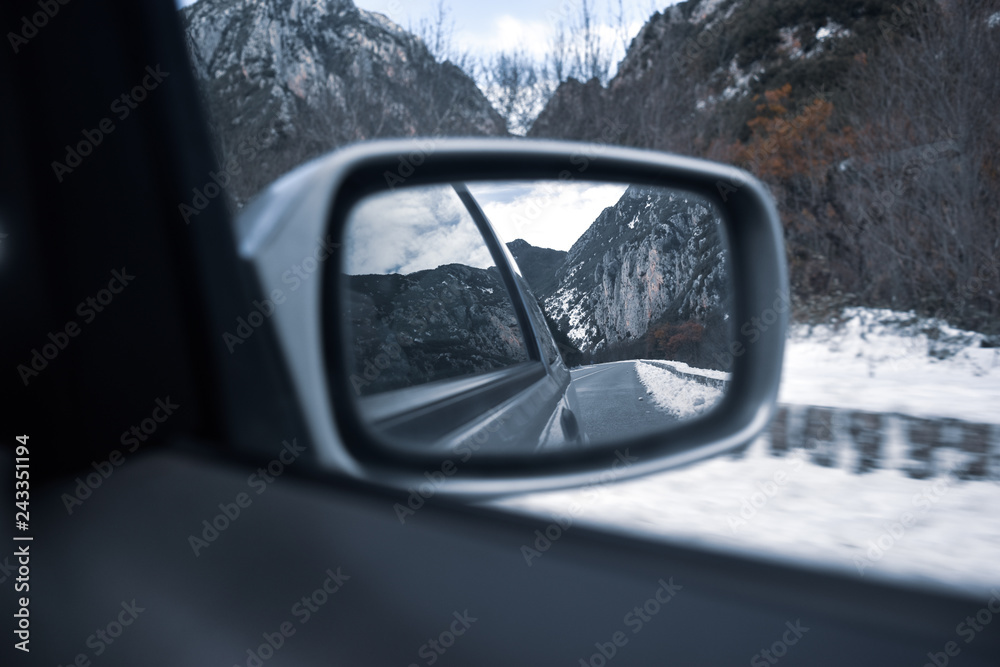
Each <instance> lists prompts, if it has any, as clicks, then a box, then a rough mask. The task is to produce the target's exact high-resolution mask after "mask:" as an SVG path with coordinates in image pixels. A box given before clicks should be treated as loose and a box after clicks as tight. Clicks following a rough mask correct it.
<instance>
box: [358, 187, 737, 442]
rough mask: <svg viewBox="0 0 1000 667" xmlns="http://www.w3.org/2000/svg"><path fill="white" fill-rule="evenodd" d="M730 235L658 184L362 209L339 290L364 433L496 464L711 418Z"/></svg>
mask: <svg viewBox="0 0 1000 667" xmlns="http://www.w3.org/2000/svg"><path fill="white" fill-rule="evenodd" d="M721 234H722V228H721V225H720V220H719V213H718V211H717V209H715V207H714V206H713V204H712V203H711V202H710V201H708V200H706V199H704V198H702V197H699V196H696V195H694V194H692V193H688V192H682V191H677V190H670V189H665V188H660V187H652V186H634V185H627V184H619V183H593V182H550V181H530V182H528V181H521V182H474V183H468V184H455V185H437V186H430V187H414V188H398V189H396V190H395V191H393V192H386V193H380V194H377V195H374V196H370V197H368V198H365V199H363V200H362V201H361V202H360V203H359V204H358V205H357V206H356V207H355V209H354V210H353V211H352V212H351V214H350V215H349V217H348V224H347V229H346V233H345V247H344V253H345V255H344V260H343V265H344V274H345V275H344V276H343V277H342V281H341V284H342V289H343V291H344V297H343V302H344V303H345V304H346V307H347V310H348V313H347V317H346V318H345V320H346V322H347V324H346V326H347V336H346V339H347V341H348V344H349V346H350V349H348V350H346V351H345V352H346V355H345V358H346V359H347V364H348V367H349V368H348V370H349V372H350V378H351V380H350V382H351V387H352V389H353V393H354V395H355V396H356V397H357V400H358V406H359V409H360V412H361V417H362V419H363V420H364V421H365V422H367V423H368V424H369V425H370V426H371V428H372V430H373V432H374V433H375V434H376V436H378V439H379V440H381V441H382V442H383V443H384V444H387V445H388V446H390V447H401V448H408V449H410V450H413V449H414V448H416V449H421V450H422V449H428V448H441V449H446V450H447V449H462V448H469V447H470V443H471V442H475V443H477V444H476V446H475V447H473V448H472V449H475V450H477V451H478V450H484V451H488V452H489V453H490V454H491V455H494V454H498V455H502V454H503V453H507V452H514V451H516V452H518V453H524V452H525V451H539V450H546V449H555V448H565V447H581V446H597V445H601V444H607V443H609V442H612V441H614V442H621V440H622V439H623V437H627V436H629V435H639V434H647V433H650V432H653V431H659V430H664V429H665V428H666V427H668V426H669V425H670V424H676V423H677V422H679V421H684V420H688V419H692V418H694V417H696V416H698V415H700V414H703V413H705V412H707V411H708V410H709V409H710V408H711V407H712V406H714V405H716V404H717V403H718V402H719V400H720V399H721V398H722V396H723V395H724V393H725V391H726V387H727V386H728V381H729V375H728V373H727V372H726V369H727V368H729V366H730V365H731V363H732V360H731V359H730V358H729V349H730V341H731V338H732V334H733V332H732V330H731V329H732V322H731V318H730V313H731V312H732V303H731V298H730V296H731V287H730V284H729V278H728V270H727V257H728V255H727V252H726V250H725V241H724V239H723V237H722V235H721ZM500 239H504V240H507V239H511V241H510V242H509V243H507V244H503V243H502V242H501V241H500ZM463 451H464V450H463ZM469 451H471V449H470V450H469Z"/></svg>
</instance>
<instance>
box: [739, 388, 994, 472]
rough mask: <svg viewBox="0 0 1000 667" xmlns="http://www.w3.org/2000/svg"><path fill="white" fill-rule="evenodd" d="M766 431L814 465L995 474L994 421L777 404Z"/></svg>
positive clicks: (779, 451)
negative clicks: (802, 451)
mask: <svg viewBox="0 0 1000 667" xmlns="http://www.w3.org/2000/svg"><path fill="white" fill-rule="evenodd" d="M767 437H768V438H769V439H770V451H771V452H772V453H773V454H775V455H778V456H782V455H784V454H785V453H787V452H789V451H790V450H792V449H804V450H806V451H807V452H808V453H809V458H810V459H811V460H812V461H813V462H814V463H816V464H818V465H821V466H826V467H837V468H843V469H845V470H849V471H851V472H854V473H859V474H863V473H865V472H868V471H871V470H874V469H876V468H881V469H889V470H900V471H902V472H903V473H904V474H906V475H907V476H909V477H912V478H916V479H926V478H929V477H936V476H940V475H944V474H950V475H953V476H955V477H957V478H959V479H990V480H1000V424H988V423H974V422H966V421H962V420H959V419H924V418H920V417H914V416H912V415H906V414H900V413H880V412H867V411H864V410H850V409H843V408H829V407H819V406H809V405H779V406H778V410H777V413H776V414H775V416H774V419H773V420H772V421H771V424H770V426H769V427H768V434H767ZM740 455H741V454H740V453H737V454H736V456H740Z"/></svg>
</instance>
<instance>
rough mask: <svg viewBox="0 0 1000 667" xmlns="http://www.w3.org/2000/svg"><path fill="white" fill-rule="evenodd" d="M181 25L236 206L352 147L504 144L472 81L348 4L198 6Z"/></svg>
mask: <svg viewBox="0 0 1000 667" xmlns="http://www.w3.org/2000/svg"><path fill="white" fill-rule="evenodd" d="M181 14H182V21H183V24H184V27H185V32H186V36H187V46H188V52H189V55H190V59H191V63H192V66H193V67H194V71H195V73H196V76H197V79H198V81H199V82H200V84H201V90H202V93H203V97H204V103H205V107H206V108H207V110H208V112H209V115H210V122H211V123H212V125H213V129H214V135H215V138H216V141H217V152H218V153H219V156H220V164H221V165H222V166H223V168H225V169H226V170H227V171H228V172H229V173H230V176H231V177H232V182H231V184H230V186H229V191H230V193H231V194H232V195H233V196H234V198H235V199H236V201H237V203H241V202H243V201H245V200H246V199H247V198H248V197H250V196H251V195H252V194H254V193H255V192H257V191H258V190H260V188H261V187H263V186H264V185H266V184H267V183H269V182H270V181H271V180H273V179H274V178H276V177H278V176H279V175H281V174H282V173H284V172H285V171H287V170H289V169H290V168H292V167H294V166H296V165H298V164H300V163H302V162H304V161H306V160H307V159H309V158H311V157H315V156H317V155H319V154H321V153H323V152H325V151H328V150H330V149H332V148H335V147H337V146H340V145H343V144H346V143H349V142H353V141H359V140H362V139H371V138H376V137H410V136H445V135H448V136H456V135H470V136H482V135H506V134H507V130H506V127H505V124H504V121H503V119H502V118H501V117H500V116H499V115H498V114H497V113H496V111H495V110H494V109H493V107H492V106H491V105H490V103H489V102H488V101H487V100H486V98H485V97H484V96H483V95H482V93H481V92H480V91H479V89H478V88H477V87H476V85H475V83H473V81H472V79H470V78H469V77H468V76H466V75H465V73H463V72H462V71H461V70H460V69H459V68H458V67H456V66H454V65H452V64H451V63H447V62H446V63H438V62H436V61H435V59H434V57H433V56H432V55H431V54H430V52H429V51H428V50H427V48H426V46H425V45H424V43H423V42H422V41H421V40H420V39H418V38H417V37H415V36H414V35H412V34H410V33H408V32H406V31H404V30H403V29H401V28H400V27H399V26H397V25H396V24H394V23H392V22H391V21H390V20H389V19H387V18H386V17H385V16H383V15H381V14H377V13H373V12H368V11H365V10H361V9H358V8H357V7H355V5H354V3H353V2H351V0H263V1H259V0H199V2H196V3H195V4H193V5H190V6H188V7H186V8H184V9H182V10H181Z"/></svg>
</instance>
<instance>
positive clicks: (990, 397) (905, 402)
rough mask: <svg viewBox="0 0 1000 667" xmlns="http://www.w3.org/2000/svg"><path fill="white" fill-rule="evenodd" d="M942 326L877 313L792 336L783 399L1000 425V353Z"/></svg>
mask: <svg viewBox="0 0 1000 667" xmlns="http://www.w3.org/2000/svg"><path fill="white" fill-rule="evenodd" d="M983 340H984V337H983V336H982V334H978V333H974V332H969V331H961V330H958V329H955V328H952V327H950V326H948V324H947V323H945V322H943V321H941V320H929V319H926V318H917V317H915V316H914V315H913V314H912V313H900V312H894V311H890V310H877V309H870V308H851V309H848V310H845V311H844V313H843V317H842V323H841V325H840V326H839V327H836V328H835V327H833V326H831V325H822V326H816V327H807V326H805V325H797V326H794V327H792V330H791V331H790V332H789V338H788V343H787V346H786V349H785V366H784V372H783V373H782V379H781V393H780V395H779V399H778V400H779V401H780V402H782V403H793V404H800V405H818V406H828V407H838V408H854V409H859V410H870V411H875V412H899V413H902V414H908V415H913V416H918V417H929V418H934V417H952V418H956V419H964V420H966V421H974V422H991V423H1000V348H989V347H982V346H981V344H982V342H983Z"/></svg>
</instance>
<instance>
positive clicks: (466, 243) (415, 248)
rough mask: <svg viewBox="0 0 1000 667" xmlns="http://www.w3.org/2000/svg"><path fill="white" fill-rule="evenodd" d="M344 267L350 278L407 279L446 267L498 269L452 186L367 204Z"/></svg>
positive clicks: (360, 209)
mask: <svg viewBox="0 0 1000 667" xmlns="http://www.w3.org/2000/svg"><path fill="white" fill-rule="evenodd" d="M344 261H345V270H346V271H347V273H348V274H350V275H362V274H380V275H385V274H389V273H399V274H402V275H406V274H409V273H413V272H415V271H423V270H426V269H436V268H437V267H439V266H441V265H443V264H465V265H466V266H472V267H475V268H480V269H485V268H488V267H490V266H493V258H492V257H491V256H490V252H489V249H488V248H487V247H486V243H485V242H484V241H483V238H482V236H481V235H480V233H479V229H478V228H477V227H476V225H475V223H474V222H473V220H472V216H470V215H469V212H468V211H467V210H466V208H465V205H464V204H462V200H461V199H459V198H458V195H457V194H456V193H455V190H454V189H453V188H452V187H451V186H450V185H434V186H428V187H418V188H405V189H399V190H396V191H394V192H386V193H382V194H378V195H374V196H372V197H368V198H366V199H364V200H363V201H362V202H361V203H360V204H358V206H356V207H355V209H354V210H353V211H352V212H351V218H350V220H349V221H348V226H347V234H346V253H345V260H344Z"/></svg>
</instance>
